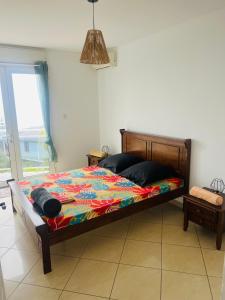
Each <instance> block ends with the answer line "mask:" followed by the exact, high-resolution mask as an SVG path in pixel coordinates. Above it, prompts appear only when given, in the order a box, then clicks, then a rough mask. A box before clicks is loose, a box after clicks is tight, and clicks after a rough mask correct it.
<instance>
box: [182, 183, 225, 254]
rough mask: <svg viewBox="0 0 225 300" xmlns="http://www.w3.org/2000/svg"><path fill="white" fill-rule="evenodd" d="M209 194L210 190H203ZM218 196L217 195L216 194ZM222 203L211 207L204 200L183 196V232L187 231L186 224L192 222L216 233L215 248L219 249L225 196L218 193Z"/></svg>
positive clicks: (224, 215)
mask: <svg viewBox="0 0 225 300" xmlns="http://www.w3.org/2000/svg"><path fill="white" fill-rule="evenodd" d="M205 189H207V190H208V191H210V192H213V190H212V189H209V188H205ZM217 194H218V193H217ZM219 195H220V196H222V197H223V199H224V201H223V204H222V205H221V206H216V205H213V204H211V203H209V202H207V201H205V200H202V199H199V198H196V197H193V196H191V195H190V194H187V195H184V197H183V200H184V202H183V203H184V204H183V205H184V231H186V230H187V229H188V222H189V221H192V222H194V223H196V224H198V225H201V226H203V227H206V228H208V229H210V230H212V231H214V232H216V248H217V249H218V250H220V249H221V245H222V235H223V232H224V229H225V228H224V227H225V194H223V193H219Z"/></svg>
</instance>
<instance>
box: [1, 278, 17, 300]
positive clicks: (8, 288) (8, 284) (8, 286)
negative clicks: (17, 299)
mask: <svg viewBox="0 0 225 300" xmlns="http://www.w3.org/2000/svg"><path fill="white" fill-rule="evenodd" d="M18 285H19V283H18V282H14V281H9V280H4V286H5V294H6V298H8V297H9V296H10V295H11V294H12V292H13V291H14V290H15V289H16V288H17V286H18Z"/></svg>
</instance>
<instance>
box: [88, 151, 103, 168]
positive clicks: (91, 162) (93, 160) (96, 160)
mask: <svg viewBox="0 0 225 300" xmlns="http://www.w3.org/2000/svg"><path fill="white" fill-rule="evenodd" d="M87 158H88V166H97V164H98V163H100V161H102V160H103V159H105V158H106V157H97V156H94V155H91V154H87Z"/></svg>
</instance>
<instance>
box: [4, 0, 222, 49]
mask: <svg viewBox="0 0 225 300" xmlns="http://www.w3.org/2000/svg"><path fill="white" fill-rule="evenodd" d="M222 8H225V0H99V2H98V3H97V4H96V25H97V27H99V29H102V31H103V33H104V36H105V41H106V44H107V46H108V47H112V46H119V45H121V44H123V43H127V42H129V41H132V40H134V39H137V38H140V37H143V36H145V35H148V34H150V33H153V32H157V31H160V30H162V29H165V28H167V27H169V26H172V25H175V24H178V23H181V22H184V21H186V20H188V19H191V18H194V17H198V16H200V15H203V14H207V13H209V12H211V11H213V10H217V9H222ZM91 9H92V7H91V4H90V3H88V2H87V0H0V43H4V44H14V45H27V46H36V47H48V48H62V49H75V50H79V49H81V47H82V45H83V43H84V38H85V35H86V31H87V29H89V28H91V26H92V10H91Z"/></svg>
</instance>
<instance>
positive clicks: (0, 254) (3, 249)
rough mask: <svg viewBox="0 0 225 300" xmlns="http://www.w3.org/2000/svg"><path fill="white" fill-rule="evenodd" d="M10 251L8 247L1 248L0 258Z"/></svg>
mask: <svg viewBox="0 0 225 300" xmlns="http://www.w3.org/2000/svg"><path fill="white" fill-rule="evenodd" d="M7 251H8V248H0V258H1V257H2V256H3V255H4V254H5V253H6V252H7Z"/></svg>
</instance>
